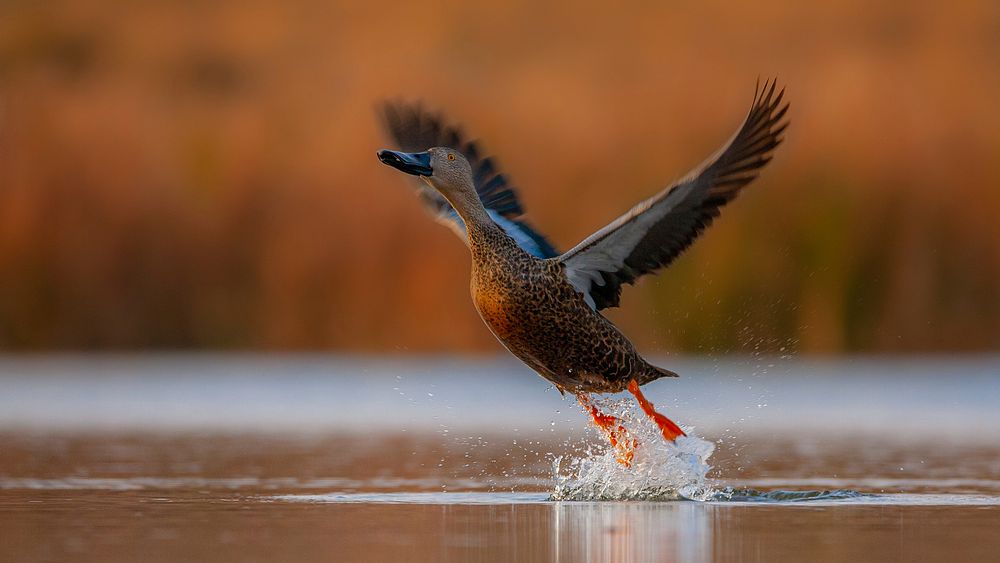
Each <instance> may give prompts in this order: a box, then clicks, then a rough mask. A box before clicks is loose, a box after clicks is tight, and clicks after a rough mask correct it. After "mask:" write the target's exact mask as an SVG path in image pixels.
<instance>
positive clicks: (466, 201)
mask: <svg viewBox="0 0 1000 563" xmlns="http://www.w3.org/2000/svg"><path fill="white" fill-rule="evenodd" d="M445 199H447V200H448V203H450V204H451V206H452V207H454V208H455V211H456V212H458V216H459V217H461V218H462V221H463V222H464V223H465V235H466V238H468V240H469V246H472V245H473V243H474V242H475V241H476V240H479V239H482V238H483V237H484V236H485V235H487V234H488V233H492V232H493V231H496V230H498V229H500V226H499V225H497V224H496V223H495V222H494V221H493V219H492V218H491V217H490V215H489V213H487V212H486V207H485V206H483V202H482V201H481V200H480V199H479V195H478V194H476V190H475V188H473V187H471V186H469V187H468V188H467V189H462V190H455V191H453V192H451V193H449V194H447V195H445Z"/></svg>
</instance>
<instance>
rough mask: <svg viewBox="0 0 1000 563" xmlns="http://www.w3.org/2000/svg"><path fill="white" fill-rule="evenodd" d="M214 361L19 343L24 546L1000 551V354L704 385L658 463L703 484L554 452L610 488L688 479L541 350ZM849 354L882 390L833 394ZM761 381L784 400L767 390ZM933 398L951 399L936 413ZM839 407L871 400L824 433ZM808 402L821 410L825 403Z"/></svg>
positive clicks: (24, 554) (9, 446)
mask: <svg viewBox="0 0 1000 563" xmlns="http://www.w3.org/2000/svg"><path fill="white" fill-rule="evenodd" d="M205 361H206V363H205V364H204V365H203V364H202V363H201V362H202V361H201V360H198V359H191V358H187V359H183V360H179V359H172V360H169V361H167V362H166V363H163V362H162V361H161V360H150V361H143V360H140V359H136V358H131V359H127V360H120V361H112V360H107V359H104V360H99V361H97V362H96V363H94V364H90V363H88V362H86V361H83V360H80V359H73V360H72V361H71V360H62V361H61V362H56V363H52V361H39V362H38V363H32V362H31V361H28V360H17V361H10V362H6V363H5V362H3V361H0V536H2V543H3V548H2V549H0V561H39V560H41V561H45V560H50V561H65V560H74V561H123V560H143V561H178V560H212V561H246V560H254V559H256V560H260V559H266V560H282V561H307V560H323V561H326V560H340V561H387V560H400V559H405V560H426V561H480V560H481V561H510V560H523V561H548V560H553V561H556V560H562V561H600V560H610V561H615V560H621V561H641V560H656V561H704V560H713V559H715V560H718V559H726V560H729V559H732V560H752V561H779V562H780V561H801V560H803V559H808V560H813V561H843V560H954V559H956V558H958V559H962V560H971V561H977V560H982V561H991V560H995V554H996V553H997V552H998V551H1000V537H997V534H996V533H995V530H997V529H1000V441H998V440H997V439H996V438H997V434H996V432H997V428H998V427H1000V420H998V417H1000V415H998V414H997V413H998V412H1000V409H998V408H996V407H997V405H996V403H997V401H998V398H997V397H998V395H996V394H995V393H993V392H994V391H995V390H997V389H1000V385H998V379H1000V376H998V375H996V374H997V373H998V372H1000V370H995V369H992V367H991V366H992V364H989V363H988V362H985V361H981V362H978V363H972V364H956V366H953V367H952V368H951V370H950V371H949V370H948V368H947V366H944V367H942V366H941V365H935V366H934V371H935V374H936V377H938V379H937V380H936V382H931V383H927V386H928V388H929V389H930V390H926V389H924V390H921V389H919V385H918V384H921V385H922V383H921V382H922V381H924V380H922V379H921V378H920V376H919V373H918V374H917V377H916V378H909V377H908V378H907V382H908V385H909V386H910V387H907V388H906V389H902V390H900V389H899V388H895V387H894V386H895V383H892V381H897V382H898V379H896V380H890V378H889V376H888V375H885V374H884V373H882V374H881V375H879V373H875V374H873V375H872V376H871V377H870V378H866V379H863V380H862V379H860V377H861V376H862V375H864V374H863V373H860V372H859V370H860V369H861V368H859V367H858V366H856V365H854V366H842V367H843V369H831V368H829V366H827V368H824V369H825V370H826V371H824V370H814V371H808V372H807V373H799V374H798V378H797V379H795V382H794V383H789V385H790V386H791V387H795V386H798V389H797V390H789V385H785V380H783V379H780V378H777V377H763V378H756V379H751V378H749V377H747V378H746V379H745V380H744V381H743V382H739V383H740V384H745V385H746V386H752V387H754V390H752V391H750V390H746V389H745V391H746V392H745V393H742V394H741V393H736V392H733V391H732V390H730V391H729V393H730V394H728V395H726V394H725V393H722V392H721V391H720V393H721V394H718V395H717V394H716V391H719V390H721V389H728V387H725V386H724V385H723V383H724V382H723V381H722V380H720V379H718V378H717V379H715V380H710V381H709V382H708V383H705V382H701V383H697V384H693V385H689V386H688V387H686V388H683V390H684V394H682V393H681V392H680V391H678V392H677V394H678V395H681V396H684V397H686V398H685V399H684V400H683V401H682V400H680V399H678V403H677V405H676V408H675V407H670V408H669V409H665V410H667V411H668V412H670V414H671V415H675V413H678V412H679V413H680V414H679V415H678V416H677V418H679V419H680V420H681V421H682V422H685V423H697V424H698V426H699V428H698V429H697V430H698V431H697V435H698V436H700V437H701V438H692V439H691V442H690V443H689V444H688V445H689V446H691V448H694V449H690V450H688V449H685V448H687V447H688V445H685V444H678V446H677V448H676V450H670V448H666V449H665V450H664V451H663V452H660V453H664V454H668V455H669V456H674V457H664V458H654V457H647V459H654V460H657V459H658V460H659V461H665V460H666V461H669V460H670V459H678V458H677V457H676V456H677V455H678V454H694V453H698V452H701V453H700V454H699V455H698V456H695V458H693V459H689V460H688V461H692V462H697V463H695V464H694V466H693V467H694V469H696V471H694V472H693V473H688V474H684V475H686V476H687V477H694V478H695V480H694V481H693V482H700V481H698V479H706V476H705V475H704V473H699V471H702V470H703V469H706V470H707V463H708V460H709V458H708V455H709V454H711V456H712V457H711V464H712V466H713V468H712V471H711V472H710V473H709V474H708V476H707V479H706V480H705V481H703V483H706V484H708V485H710V488H709V489H706V491H708V492H710V493H711V494H708V495H705V496H703V497H701V498H703V499H704V502H694V501H679V502H637V501H630V502H576V501H573V502H569V501H561V502H556V501H552V500H550V498H551V496H553V493H554V492H557V491H558V489H557V487H558V486H559V485H560V483H563V484H565V483H566V481H565V480H563V481H560V477H559V475H557V474H556V472H554V471H553V463H554V461H555V460H556V459H562V460H564V462H565V461H566V460H570V459H580V460H583V461H582V463H585V464H586V463H590V464H591V465H590V467H591V468H593V467H602V468H603V469H605V470H606V471H605V473H602V474H601V475H600V477H601V479H603V481H601V479H597V480H591V481H587V482H588V483H591V484H593V483H604V484H608V483H612V482H613V481H614V480H615V479H619V480H620V482H619V483H618V484H619V485H621V484H624V485H625V486H627V487H628V488H629V490H639V491H648V490H650V488H649V485H650V483H654V484H655V481H656V480H655V478H657V477H663V476H664V475H666V474H661V473H656V474H650V473H643V472H642V471H641V470H640V471H637V472H635V473H631V474H626V473H623V471H625V470H624V468H622V467H621V466H619V465H617V464H616V463H614V462H613V460H611V458H610V457H609V458H608V459H609V460H610V461H609V462H608V463H609V464H610V465H607V466H601V465H600V463H602V461H601V459H602V456H604V455H605V454H604V452H605V446H604V444H603V442H602V441H601V440H600V438H599V437H598V436H597V434H596V432H593V431H590V430H587V427H586V417H585V416H584V415H583V414H582V413H580V412H579V411H578V410H576V407H575V405H573V404H572V403H570V402H564V401H562V400H561V399H560V398H559V396H558V394H554V393H551V392H549V393H546V392H545V389H544V385H539V384H538V382H536V381H535V380H534V379H531V378H530V376H529V375H527V374H524V373H522V372H520V371H517V369H520V368H517V369H514V368H511V369H508V370H507V371H504V369H500V368H498V367H497V366H495V365H493V366H492V367H489V366H488V367H487V368H484V369H485V371H486V373H489V375H490V377H489V379H488V382H482V381H480V380H476V379H470V378H468V377H467V374H466V371H467V370H470V369H473V367H474V366H472V367H470V365H468V364H462V365H461V367H460V368H455V366H453V365H435V364H418V365H416V366H413V368H412V370H410V371H407V370H405V369H402V368H401V367H399V366H396V367H395V368H393V370H394V371H393V372H392V373H388V374H387V373H381V372H380V373H379V374H369V376H368V378H366V377H360V376H358V375H357V374H352V373H340V372H338V371H337V369H328V368H331V366H336V365H339V366H340V368H338V369H346V368H344V366H345V365H346V366H356V365H357V364H340V363H337V362H333V363H326V362H324V361H318V360H316V359H306V360H303V362H304V363H298V362H297V361H293V360H284V361H285V362H286V364H283V367H280V369H279V368H277V367H275V365H274V364H271V368H267V369H272V368H273V369H274V370H275V371H274V373H271V374H267V373H265V374H262V373H261V369H262V368H260V367H259V366H257V367H256V368H255V367H254V366H255V364H254V362H252V361H250V360H248V359H245V358H243V359H238V360H235V361H232V362H230V361H228V360H225V359H219V358H210V359H208V360H205ZM81 362H82V363H81ZM78 364H80V365H78ZM969 365H973V366H975V369H973V370H971V371H970V370H968V369H967V368H968V366H969ZM53 366H56V367H57V368H58V369H54V368H53ZM449 366H450V367H449ZM984 366H985V367H984ZM77 368H79V369H77ZM321 368H322V369H321ZM730 368H731V370H732V372H733V377H734V378H736V379H739V378H740V377H744V376H742V375H740V364H738V363H737V364H732V365H731V366H730V367H729V368H726V369H730ZM254 369H256V370H257V371H254ZM267 369H264V371H267ZM907 369H909V368H907ZM489 370H494V371H489ZM852 370H853V371H852ZM327 371H330V372H332V373H327ZM799 371H800V372H802V371H804V370H803V369H802V368H801V367H800V368H799ZM841 372H849V373H851V374H853V375H848V376H847V377H856V378H857V379H853V380H851V381H850V383H851V384H852V385H853V383H854V382H860V383H859V385H860V386H862V387H864V386H867V387H865V389H866V393H867V395H866V396H864V397H858V398H857V399H856V400H854V399H852V398H849V397H846V396H844V395H843V394H841V395H835V394H831V392H830V390H831V389H843V388H844V385H845V384H844V380H843V379H842V378H841V376H842V375H843V373H841ZM832 374H834V375H832ZM944 374H947V376H948V377H947V378H946V384H944V383H940V382H941V381H945V379H942V378H941V376H942V375H944ZM991 374H992V375H991ZM147 376H148V379H147ZM831 378H834V379H831ZM880 378H881V379H880ZM789 381H791V380H789ZM915 382H916V383H915ZM486 385H488V386H489V393H484V392H483V389H482V387H483V386H486ZM914 385H918V390H917V391H913V389H914V387H913V386H914ZM883 386H884V390H883V391H879V390H880V389H882V387H883ZM394 388H397V389H394ZM656 389H657V391H653V392H651V393H650V394H651V395H653V397H652V398H653V400H655V401H657V403H658V405H659V404H663V405H664V406H665V407H666V406H668V405H670V402H671V401H670V400H669V399H667V398H666V397H662V396H661V397H657V396H655V393H657V392H663V391H664V390H665V389H667V388H666V387H664V388H662V389H661V388H656ZM674 389H675V390H677V389H682V388H681V387H679V386H678V387H675V388H674ZM463 390H464V391H463ZM879 393H883V394H882V395H879ZM430 395H433V396H430ZM761 395H766V396H767V397H768V398H767V403H768V404H769V405H770V406H768V407H766V408H760V407H758V405H761V404H763V401H761ZM832 397H835V399H834V398H832ZM873 397H875V398H874V399H873ZM876 399H877V400H876ZM935 400H938V401H940V402H942V405H943V406H942V408H941V409H939V410H937V411H932V410H928V405H929V404H931V403H933V402H934V401H935ZM880 401H881V402H880ZM493 403H496V404H493ZM831 403H833V404H835V406H837V407H838V408H839V409H840V410H841V411H843V412H850V413H851V416H852V417H859V418H864V417H870V418H865V420H862V421H858V420H852V421H849V423H845V424H844V425H842V426H837V427H835V428H833V430H834V431H832V432H828V431H823V430H822V428H826V427H829V425H830V423H831V421H833V420H835V418H836V417H835V416H833V414H832V413H833V410H826V411H824V409H830V405H831ZM715 404H720V405H723V406H724V409H722V410H718V409H716V407H713V406H712V405H715ZM118 405H120V407H121V408H120V410H118V411H117V412H115V409H116V408H117V406H118ZM878 405H884V408H885V409H886V410H887V411H889V412H892V413H896V414H901V416H899V417H898V418H893V417H885V416H880V415H879V414H878V413H877V412H876V411H877V410H878V409H877V406H878ZM376 407H377V408H376ZM990 407H992V408H990ZM47 409H48V410H47ZM327 410H331V411H336V412H332V413H331V412H327ZM258 411H259V412H260V413H261V414H260V416H255V413H256V412H258ZM685 411H686V412H685ZM762 411H767V412H768V414H767V416H760V417H757V418H754V417H752V416H749V414H748V413H758V412H762ZM806 412H816V413H818V414H817V415H816V417H817V419H816V420H812V421H811V422H808V421H807V422H802V421H803V420H805V419H804V418H803V416H804V415H803V413H806ZM921 417H922V418H921ZM741 418H743V419H744V420H743V421H742V422H741V421H740V419H741ZM918 418H920V420H921V421H922V422H921V421H917V419H918ZM817 420H818V422H817ZM871 420H873V421H876V422H877V423H871V422H870V421H871ZM410 421H417V422H414V423H413V424H410ZM914 421H917V422H914ZM311 422H314V423H315V424H311ZM963 425H964V426H963ZM847 429H850V431H846V430H847ZM935 429H936V430H935ZM648 443H651V444H660V443H659V442H654V441H651V440H650V441H648ZM656 447H660V446H659V445H657V446H656ZM698 448H703V449H701V450H699V449H698ZM713 449H714V451H713ZM696 450H697V451H696ZM650 453H651V452H645V454H643V455H647V456H649V455H650ZM637 455H639V454H637ZM637 459H639V460H641V458H640V457H637ZM594 464H597V465H594ZM699 464H700V465H699ZM565 467H566V466H564V470H565ZM646 469H649V468H648V467H647V468H646ZM682 473H683V472H682ZM590 475H591V476H592V474H590ZM682 476H683V475H682ZM563 477H565V475H563ZM571 477H572V478H573V479H576V483H580V482H584V481H585V480H586V478H587V477H588V474H585V473H580V472H576V473H573V474H571ZM687 477H685V479H686V478H687ZM581 478H582V479H583V480H582V481H581ZM647 478H650V479H652V480H647ZM628 479H633V480H634V481H628ZM681 481H684V479H681ZM679 482H680V481H676V480H671V481H670V483H679ZM644 483H645V484H644ZM595 496H597V495H591V496H590V497H576V498H594V497H595Z"/></svg>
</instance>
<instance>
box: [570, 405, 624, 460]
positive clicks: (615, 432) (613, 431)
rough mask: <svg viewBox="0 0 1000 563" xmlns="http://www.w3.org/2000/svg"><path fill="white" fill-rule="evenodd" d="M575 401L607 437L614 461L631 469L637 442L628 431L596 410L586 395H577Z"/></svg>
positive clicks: (612, 418) (613, 419)
mask: <svg viewBox="0 0 1000 563" xmlns="http://www.w3.org/2000/svg"><path fill="white" fill-rule="evenodd" d="M576 399H577V400H578V401H580V404H581V405H583V408H585V409H587V412H588V413H590V416H591V418H593V419H594V425H595V426H597V427H598V428H600V429H601V430H602V431H603V432H604V435H605V436H607V437H608V441H609V442H611V447H612V448H614V449H615V452H616V453H615V459H617V460H618V463H620V464H622V465H624V466H625V467H632V458H633V457H635V447H636V446H638V445H639V442H637V441H636V440H635V438H633V437H631V436H630V435H629V433H628V430H626V429H625V427H624V426H622V425H621V424H619V423H618V419H617V418H615V417H613V416H611V415H609V414H604V413H602V412H601V411H600V410H598V408H597V407H595V406H594V405H593V403H591V402H590V398H589V397H587V395H585V394H583V393H578V394H577V396H576Z"/></svg>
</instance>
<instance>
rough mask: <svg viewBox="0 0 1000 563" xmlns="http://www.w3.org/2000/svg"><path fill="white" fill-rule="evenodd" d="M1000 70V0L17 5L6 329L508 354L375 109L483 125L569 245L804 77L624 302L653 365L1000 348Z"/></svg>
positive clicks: (1, 315) (2, 306) (6, 47)
mask: <svg viewBox="0 0 1000 563" xmlns="http://www.w3.org/2000/svg"><path fill="white" fill-rule="evenodd" d="M84 4H86V5H84ZM998 60H1000V8H998V7H997V4H996V3H995V2H992V1H988V0H982V1H978V2H977V1H970V2H963V3H959V4H958V5H946V4H940V5H937V4H933V3H917V2H912V3H896V2H893V3H886V5H884V6H872V5H870V3H867V2H860V1H853V2H832V1H829V2H823V3H802V2H793V1H779V0H769V1H766V2H764V3H763V4H761V3H754V4H745V5H743V6H740V7H737V6H734V5H731V4H730V3H721V2H720V3H716V2H694V3H692V2H689V3H680V4H674V3H643V2H638V3H629V4H622V5H614V3H612V4H608V3H597V2H590V3H583V4H578V5H576V7H574V8H573V9H565V8H558V7H555V6H552V7H544V6H539V5H537V4H536V3H533V2H532V3H529V2H524V3H520V4H517V3H513V4H511V3H500V2H497V3H488V4H481V3H464V2H453V3H451V2H440V3H429V4H427V5H423V6H417V5H401V6H392V7H390V6H385V5H375V4H371V3H368V4H359V3H355V2H328V1H320V0H307V1H304V2H297V3H288V2H276V1H271V2H256V1H247V0H239V1H237V0H218V1H209V2H198V3H190V2H182V1H179V0H177V1H163V2H135V3H121V2H111V1H110V0H98V1H95V2H88V3H78V2H68V1H55V2H42V3H33V2H8V3H5V4H4V6H3V7H0V346H2V347H4V348H7V349H48V348H69V349H76V348H86V349H91V348H98V349H102V348H144V347H212V348H216V347H221V348H249V347H262V348H271V349H307V348H335V349H345V350H355V351H400V350H405V351H452V350H457V349H465V350H495V349H496V348H497V345H496V344H494V343H493V341H492V338H491V337H490V336H489V334H488V332H487V331H486V329H485V328H483V327H482V326H481V323H480V321H479V319H478V318H477V317H476V314H475V311H474V310H473V308H472V305H471V303H470V301H469V299H468V297H467V281H468V280H467V276H468V258H467V256H466V255H465V253H466V251H465V249H464V248H462V247H461V245H460V244H459V243H458V242H457V240H455V239H454V237H453V235H452V234H451V233H449V232H448V231H447V230H446V229H443V228H440V227H439V226H436V225H434V224H432V223H431V222H430V221H429V220H428V219H427V217H426V216H425V215H424V214H423V213H422V211H421V209H420V208H419V204H418V202H417V201H416V199H415V198H413V197H412V195H411V193H410V192H409V186H407V185H406V184H405V183H404V182H403V181H402V179H401V178H400V177H399V175H398V174H397V173H395V172H393V171H391V170H388V169H386V168H385V167H383V166H381V165H380V164H379V163H378V162H377V161H376V159H375V156H374V153H375V150H376V149H377V148H379V147H380V146H381V145H382V143H383V142H384V141H383V139H382V137H381V135H380V132H379V131H378V129H377V124H376V121H375V119H374V114H373V111H372V109H373V106H374V104H375V103H376V101H377V100H379V99H381V98H384V97H387V96H403V97H406V98H420V99H424V100H426V101H427V102H428V104H429V105H432V106H434V107H439V108H442V109H444V110H445V111H446V112H447V114H448V115H450V116H452V118H453V119H456V120H461V121H463V122H464V123H465V124H466V126H467V128H468V130H469V131H470V132H472V133H473V134H474V135H477V136H479V137H480V138H482V139H483V140H484V142H485V145H486V147H487V148H488V150H490V151H491V152H492V153H494V154H496V155H498V156H499V158H500V163H501V165H502V166H503V168H504V169H505V171H506V172H508V173H509V174H510V175H511V177H512V178H513V179H514V181H515V183H516V185H518V186H519V187H520V188H521V190H520V191H521V195H522V198H523V200H524V201H525V204H526V206H527V208H528V209H529V211H530V218H531V220H532V222H533V223H534V224H535V225H536V226H538V227H540V228H541V230H543V231H544V232H546V233H548V234H549V235H550V237H551V239H552V240H553V242H554V243H556V244H557V245H558V246H559V247H560V248H563V249H566V248H568V247H570V246H571V245H573V244H575V242H576V241H578V240H579V239H581V238H582V237H584V236H586V235H587V234H589V233H590V232H592V231H593V230H594V229H596V228H597V227H599V226H601V225H603V224H604V223H606V222H607V221H609V220H611V219H612V218H614V217H615V216H617V215H618V214H619V213H621V212H622V211H624V210H625V209H627V208H628V207H629V206H630V205H631V204H633V203H634V202H635V201H637V200H639V199H640V198H642V197H645V196H647V195H649V194H652V193H653V192H655V191H656V190H658V189H660V188H661V187H662V186H664V185H665V184H666V183H668V182H669V181H671V180H672V179H674V178H675V177H677V176H679V175H681V174H683V173H684V172H685V171H686V170H687V169H689V168H690V167H692V166H693V165H695V164H697V163H698V162H699V161H700V160H701V159H702V158H704V157H705V156H706V155H707V154H709V153H710V152H711V151H713V150H714V149H715V148H716V147H717V146H718V145H719V144H720V143H721V142H722V141H724V140H725V139H726V138H727V137H728V135H729V134H730V133H731V131H732V130H733V129H734V128H735V127H736V125H737V124H738V122H739V120H740V119H741V118H742V117H743V113H744V111H745V110H746V107H747V105H748V104H749V102H750V98H751V95H752V90H753V83H754V80H755V79H756V78H757V76H758V75H760V76H770V75H775V74H776V75H778V76H779V79H780V81H781V82H783V83H784V84H786V85H787V87H788V95H789V99H790V100H791V102H792V111H791V114H790V117H791V121H792V126H791V128H790V129H789V132H788V137H787V142H786V144H785V145H784V146H783V147H782V148H781V149H780V150H779V151H778V156H777V158H776V160H775V161H774V163H773V164H772V165H771V166H770V167H769V169H767V170H766V171H765V173H764V175H763V177H762V178H761V180H760V181H758V182H757V183H756V184H754V185H753V186H752V187H751V188H750V189H749V190H748V191H747V192H746V193H745V194H743V196H741V197H740V198H739V199H738V200H737V201H736V202H734V204H732V205H731V206H730V207H728V208H727V209H726V210H725V212H724V214H723V217H722V220H721V221H719V222H718V223H717V224H716V225H715V226H713V228H712V229H711V230H710V231H709V232H708V233H707V236H705V237H703V239H702V240H700V241H699V242H698V243H697V244H696V245H695V246H694V248H693V249H692V250H691V251H690V252H689V253H688V254H687V255H686V256H685V257H683V258H682V259H681V260H680V261H678V263H677V264H676V265H675V267H674V268H672V269H671V270H670V271H669V272H667V273H666V274H664V275H662V276H660V277H658V278H655V279H647V280H644V281H643V282H641V283H640V284H639V286H638V288H633V289H628V290H626V291H627V294H626V295H625V296H624V299H623V308H622V310H620V311H616V312H614V313H613V316H614V318H615V319H616V320H617V321H619V322H620V323H621V324H623V325H624V326H625V328H626V330H627V331H628V333H629V334H630V335H633V336H635V338H636V340H637V342H639V343H640V345H641V346H642V347H643V348H644V349H646V350H648V351H651V352H652V351H667V350H688V351H706V352H707V351H750V350H754V349H758V348H760V349H762V350H770V351H778V350H781V349H783V348H784V349H786V350H803V351H810V352H835V351H843V350H853V351H921V352H923V351H945V350H985V349H995V348H996V347H997V346H998V344H1000V220H998V217H997V215H998V213H1000V158H998V156H1000V109H998V100H1000V65H997V61H998Z"/></svg>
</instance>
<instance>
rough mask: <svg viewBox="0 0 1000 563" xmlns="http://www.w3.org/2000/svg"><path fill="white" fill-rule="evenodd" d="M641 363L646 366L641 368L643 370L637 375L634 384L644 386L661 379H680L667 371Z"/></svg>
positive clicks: (647, 363)
mask: <svg viewBox="0 0 1000 563" xmlns="http://www.w3.org/2000/svg"><path fill="white" fill-rule="evenodd" d="M643 363H645V364H646V365H645V366H643V368H644V369H643V372H642V373H641V374H640V375H639V377H636V378H635V380H636V382H637V383H638V384H639V385H645V384H647V383H649V382H650V381H656V380H657V379H659V378H661V377H680V376H679V375H677V374H676V373H674V372H672V371H670V370H668V369H663V368H661V367H658V366H654V365H653V364H651V363H649V362H643Z"/></svg>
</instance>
